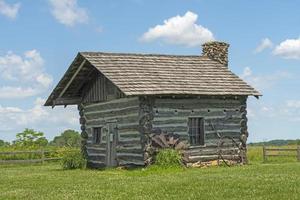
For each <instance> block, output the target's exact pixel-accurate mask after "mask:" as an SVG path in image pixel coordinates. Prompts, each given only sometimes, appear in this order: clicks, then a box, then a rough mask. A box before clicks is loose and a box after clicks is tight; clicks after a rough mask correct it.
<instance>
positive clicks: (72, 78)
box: [58, 59, 86, 98]
mask: <svg viewBox="0 0 300 200" xmlns="http://www.w3.org/2000/svg"><path fill="white" fill-rule="evenodd" d="M85 62H86V60H85V59H84V60H83V61H82V63H81V64H80V65H79V67H78V68H77V70H76V71H75V73H74V74H73V76H72V77H71V79H70V80H69V81H68V83H67V85H66V86H65V87H64V89H63V90H62V91H61V93H60V94H59V95H58V98H60V97H62V96H63V95H64V93H65V92H66V91H67V89H68V88H69V86H70V85H71V83H72V81H73V80H74V78H75V77H76V75H77V74H78V73H79V71H80V70H81V68H82V67H83V66H84V64H85Z"/></svg>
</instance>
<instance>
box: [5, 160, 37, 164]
mask: <svg viewBox="0 0 300 200" xmlns="http://www.w3.org/2000/svg"><path fill="white" fill-rule="evenodd" d="M41 162H43V160H42V159H31V160H0V164H22V163H24V164H25V163H41Z"/></svg>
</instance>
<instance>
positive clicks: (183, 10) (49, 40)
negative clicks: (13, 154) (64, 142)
mask: <svg viewBox="0 0 300 200" xmlns="http://www.w3.org/2000/svg"><path fill="white" fill-rule="evenodd" d="M299 7H300V2H299V1H296V0H294V1H292V0H289V1H288V0H287V1H277V0H276V1H274V0H272V1H271V0H269V1H268V0H265V1H258V0H253V1H234V0H227V1H221V0H218V1H217V0H215V1H214V0H212V1H204V0H164V1H157V0H152V1H145V0H126V1H125V0H114V1H95V0H94V1H92V0H85V1H83V0H34V1H33V0H26V1H22V0H0V27H1V31H0V36H1V37H0V44H1V46H0V78H1V79H0V138H1V139H5V140H9V141H11V140H13V139H14V138H15V134H16V133H18V132H20V131H22V130H23V129H24V128H26V127H28V128H33V129H35V130H39V131H43V132H45V134H46V136H47V137H48V138H53V136H55V135H57V134H59V133H60V132H62V131H63V130H64V129H67V128H73V129H79V123H78V112H77V109H76V107H67V108H66V109H64V108H57V107H56V108H55V109H53V110H52V109H51V108H45V107H43V106H42V104H43V103H44V101H45V98H47V97H48V95H49V94H50V92H51V90H52V89H53V87H54V86H55V85H56V83H57V82H58V81H59V79H60V78H61V76H62V75H63V73H64V72H65V70H66V69H67V67H68V66H69V64H70V63H71V62H72V59H73V58H74V57H75V55H76V54H77V52H78V51H108V52H137V53H165V54H196V55H197V54H199V55H200V54H201V43H203V42H205V41H207V40H210V39H215V40H221V41H226V42H228V43H230V49H229V67H230V69H231V70H232V71H233V72H234V73H236V74H238V75H239V76H240V77H242V78H243V79H245V80H246V81H247V82H248V83H250V84H251V85H252V86H254V87H256V88H257V89H258V90H259V91H260V92H262V93H263V95H264V96H263V97H262V98H260V99H259V100H257V99H255V98H254V97H249V101H248V118H249V132H250V137H249V140H248V141H250V142H251V141H264V140H269V139H288V138H291V139H295V138H300V132H299V127H298V125H299V124H300V89H299V86H300V26H299V24H300V15H299Z"/></svg>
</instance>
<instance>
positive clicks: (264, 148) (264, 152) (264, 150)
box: [263, 145, 267, 162]
mask: <svg viewBox="0 0 300 200" xmlns="http://www.w3.org/2000/svg"><path fill="white" fill-rule="evenodd" d="M266 160H267V159H266V147H265V145H264V146H263V162H266Z"/></svg>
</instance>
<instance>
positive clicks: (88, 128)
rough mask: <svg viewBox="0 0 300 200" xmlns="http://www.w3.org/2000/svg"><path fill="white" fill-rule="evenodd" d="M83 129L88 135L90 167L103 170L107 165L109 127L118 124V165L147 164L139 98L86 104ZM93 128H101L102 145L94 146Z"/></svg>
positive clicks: (83, 111) (87, 148) (87, 149)
mask: <svg viewBox="0 0 300 200" xmlns="http://www.w3.org/2000/svg"><path fill="white" fill-rule="evenodd" d="M82 114H83V116H82V118H83V119H84V120H82V121H84V122H85V124H84V127H83V129H84V130H85V132H86V134H87V140H86V145H85V146H86V153H87V159H88V165H89V166H91V167H103V166H106V164H107V163H106V162H107V144H108V143H107V142H108V141H109V140H108V138H107V132H108V124H109V122H111V121H115V122H116V124H117V141H116V162H117V165H144V163H143V151H142V146H141V135H140V133H139V130H138V124H139V99H138V98H137V97H131V98H121V99H115V100H111V101H107V102H100V103H93V104H84V105H83V110H82ZM93 127H102V134H101V143H100V144H94V143H93V138H92V131H93Z"/></svg>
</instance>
